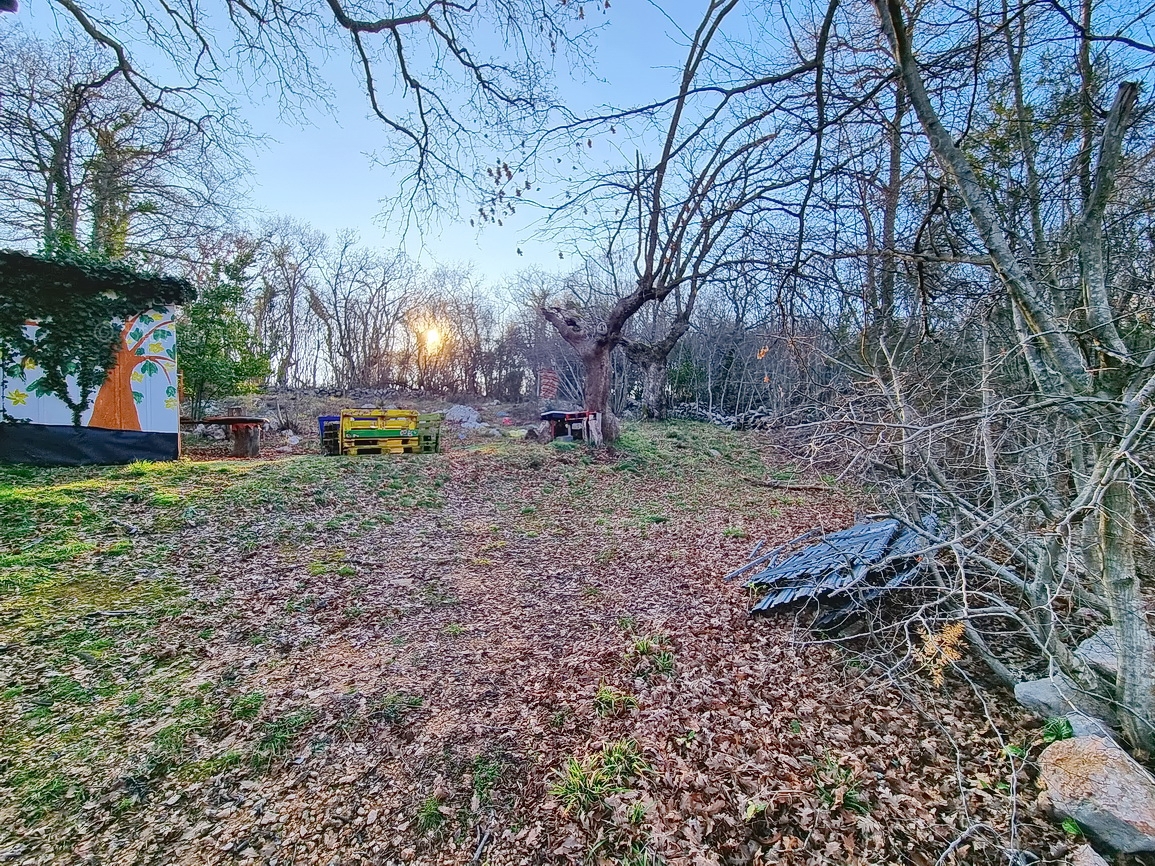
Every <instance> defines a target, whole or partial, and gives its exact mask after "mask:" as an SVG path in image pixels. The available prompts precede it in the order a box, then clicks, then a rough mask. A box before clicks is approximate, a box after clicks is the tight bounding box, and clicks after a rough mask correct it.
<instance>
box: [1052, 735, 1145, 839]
mask: <svg viewBox="0 0 1155 866" xmlns="http://www.w3.org/2000/svg"><path fill="white" fill-rule="evenodd" d="M1039 781H1040V783H1042V785H1043V786H1044V787H1045V788H1046V790H1045V792H1044V793H1043V795H1042V797H1041V798H1040V801H1041V802H1042V804H1043V805H1044V806H1049V808H1050V809H1051V811H1053V812H1054V813H1055V815H1056V816H1058V817H1059V818H1061V819H1066V818H1070V819H1071V820H1073V821H1075V822H1077V823H1078V825H1079V827H1080V828H1082V830H1083V831H1084V832H1085V833H1086V834H1087V835H1088V836H1091V837H1093V838H1094V839H1097V840H1098V841H1099V842H1101V843H1102V844H1103V845H1104V846H1106V847H1108V848H1110V849H1112V850H1114V851H1122V852H1125V853H1128V854H1130V853H1134V852H1136V851H1155V778H1152V776H1151V775H1150V774H1149V773H1148V772H1147V771H1146V770H1144V769H1143V768H1142V767H1141V766H1139V764H1138V763H1137V762H1136V761H1135V760H1134V759H1133V758H1131V756H1130V755H1128V754H1127V753H1126V752H1124V751H1123V750H1122V749H1120V748H1119V747H1118V746H1116V745H1115V744H1114V743H1113V742H1111V741H1110V740H1107V739H1104V738H1102V737H1075V738H1074V739H1070V740H1059V741H1058V742H1057V743H1052V744H1051V745H1049V746H1047V748H1046V749H1044V750H1043V753H1042V755H1040V756H1039Z"/></svg>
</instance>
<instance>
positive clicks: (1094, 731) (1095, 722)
mask: <svg viewBox="0 0 1155 866" xmlns="http://www.w3.org/2000/svg"><path fill="white" fill-rule="evenodd" d="M1067 721H1068V722H1070V723H1071V733H1072V734H1074V736H1076V737H1106V738H1107V739H1108V740H1114V739H1115V735H1114V733H1113V732H1112V731H1111V728H1110V727H1109V726H1108V725H1107V723H1106V722H1103V721H1101V720H1099V719H1096V718H1093V717H1092V716H1088V715H1086V714H1084V713H1067Z"/></svg>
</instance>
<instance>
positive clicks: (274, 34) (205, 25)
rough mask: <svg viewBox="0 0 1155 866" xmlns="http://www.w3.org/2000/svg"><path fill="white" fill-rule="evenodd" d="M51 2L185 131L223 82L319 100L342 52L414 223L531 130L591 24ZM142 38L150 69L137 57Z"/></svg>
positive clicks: (445, 2)
mask: <svg viewBox="0 0 1155 866" xmlns="http://www.w3.org/2000/svg"><path fill="white" fill-rule="evenodd" d="M53 3H54V5H55V6H56V7H57V8H58V9H59V10H60V12H61V14H62V15H64V16H67V17H69V18H71V19H73V20H74V21H75V22H76V23H77V25H79V28H80V29H81V30H82V32H83V33H85V34H86V35H87V36H88V37H89V38H90V39H91V40H92V41H93V43H94V44H95V45H97V46H98V47H99V49H100V50H101V52H102V54H103V55H104V56H105V57H107V59H108V66H109V67H110V68H111V69H113V70H115V73H116V74H117V75H118V76H120V78H121V79H122V80H123V81H124V82H126V83H127V85H128V86H129V87H130V88H131V89H132V90H133V91H134V92H135V94H136V96H137V98H138V99H139V101H140V103H141V104H143V105H145V106H147V107H149V108H152V109H156V110H159V111H165V112H168V113H170V114H172V115H173V116H176V117H180V118H183V119H186V120H189V121H192V122H196V123H200V122H203V121H204V120H205V119H207V118H211V117H213V116H216V115H218V114H219V106H220V105H221V104H222V103H227V102H228V101H229V100H228V89H229V86H230V85H229V82H230V81H233V80H244V81H253V80H256V81H266V82H270V83H271V84H272V87H273V89H274V90H275V91H276V92H277V93H278V94H279V95H280V97H281V104H282V107H283V108H284V109H285V110H286V111H287V112H288V111H295V110H296V109H298V108H299V107H300V105H301V104H302V103H314V104H324V98H325V96H326V95H327V91H328V87H327V85H326V82H325V70H324V67H323V59H324V58H325V56H326V55H328V54H329V53H331V52H333V51H334V50H337V49H339V50H342V51H343V52H345V53H346V54H347V57H348V59H349V60H350V61H352V63H353V64H354V65H355V67H356V68H357V69H359V71H360V74H361V77H362V81H363V84H364V88H365V93H366V96H367V98H368V100H369V104H370V106H371V107H372V111H373V113H374V114H375V116H376V117H377V118H378V119H379V120H380V121H381V122H382V124H383V126H384V127H385V129H386V130H387V131H388V133H389V135H388V136H386V141H387V144H388V145H389V146H390V147H391V149H392V154H391V158H390V164H391V165H392V166H393V167H394V168H395V169H397V168H400V167H401V166H405V167H406V174H405V176H404V178H403V180H402V186H403V189H404V191H405V194H404V196H403V197H402V200H403V202H404V203H405V204H407V205H408V206H409V207H410V208H412V209H415V210H416V211H419V212H422V213H428V210H427V209H428V208H431V207H432V205H433V204H434V203H435V202H438V203H440V206H441V207H442V208H444V207H446V206H447V205H448V204H449V203H450V202H451V201H452V200H453V198H452V197H453V196H455V195H456V194H457V193H460V192H464V191H466V190H467V189H470V188H472V185H473V181H474V176H475V174H476V170H477V169H478V167H480V166H482V165H483V164H486V163H488V162H491V160H492V157H493V155H494V154H497V155H499V156H501V155H504V154H505V153H506V152H507V151H508V150H511V149H513V148H517V147H520V146H521V144H522V143H523V142H524V140H525V138H526V136H527V135H529V134H530V133H532V132H533V131H534V130H536V129H538V128H539V127H540V126H541V124H542V122H543V121H544V119H545V118H546V117H547V115H548V113H549V111H550V109H551V108H552V107H553V106H554V100H553V95H552V93H551V90H550V87H549V71H550V68H551V66H552V65H553V64H554V62H555V61H556V58H557V57H558V55H559V54H566V53H568V49H569V48H570V47H573V48H575V49H576V50H575V51H574V52H573V54H572V55H571V56H572V57H574V58H575V59H579V58H582V57H583V56H584V54H585V45H584V41H585V34H586V32H587V30H588V29H589V26H590V24H591V23H592V22H590V21H584V20H583V19H584V18H585V16H584V12H582V11H581V10H579V9H578V8H577V7H576V6H572V5H566V4H564V3H562V4H542V3H538V2H533V0H480V2H475V3H467V4H462V3H457V2H454V0H432V2H426V0H421V2H408V3H406V2H385V3H379V4H374V3H371V2H352V3H347V2H343V0H327V2H325V3H321V4H317V5H314V6H302V5H299V4H298V5H294V4H285V3H280V2H258V3H248V2H237V0H223V2H220V3H219V4H218V3H207V2H202V0H187V2H184V3H179V4H170V3H167V2H163V0H145V2H129V0H114V2H113V3H111V4H103V5H98V4H94V3H89V2H88V0H53ZM218 25H219V26H218ZM141 33H147V34H148V37H149V41H150V43H151V45H150V48H151V50H152V51H153V52H159V54H160V57H159V59H158V60H156V62H151V63H150V62H149V61H146V60H145V59H144V58H145V57H146V56H147V54H146V52H143V51H138V50H137V49H138V46H137V45H136V44H135V43H136V40H137V39H138V38H139V36H138V34H141Z"/></svg>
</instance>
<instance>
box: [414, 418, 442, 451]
mask: <svg viewBox="0 0 1155 866" xmlns="http://www.w3.org/2000/svg"><path fill="white" fill-rule="evenodd" d="M444 420H445V416H444V415H443V414H442V413H440V412H431V413H428V414H424V415H418V416H417V438H418V440H419V441H420V443H421V453H422V454H436V453H437V452H438V451H440V450H441V422H442V421H444Z"/></svg>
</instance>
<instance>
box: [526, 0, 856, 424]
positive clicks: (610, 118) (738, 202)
mask: <svg viewBox="0 0 1155 866" xmlns="http://www.w3.org/2000/svg"><path fill="white" fill-rule="evenodd" d="M736 6H737V0H713V2H711V3H710V4H709V6H708V7H707V10H706V12H705V14H704V16H703V18H702V20H701V22H700V23H699V25H698V27H697V30H696V31H695V32H694V34H693V36H692V37H691V39H690V47H689V51H688V54H687V57H686V61H685V63H684V65H683V67H682V72H681V78H680V81H679V86H678V91H677V94H676V95H675V96H673V97H671V98H669V99H667V100H665V101H663V102H661V103H657V104H654V105H650V106H646V107H644V108H641V109H634V110H632V111H622V112H616V113H612V114H609V115H607V116H604V117H599V118H596V119H593V120H588V121H583V122H581V123H578V124H575V125H573V126H572V127H569V128H568V129H570V130H579V131H583V130H586V129H591V128H594V127H596V126H599V125H608V124H609V123H611V122H612V123H620V122H623V121H624V120H625V119H627V118H630V117H637V116H647V117H649V116H652V115H654V114H656V113H658V114H660V113H663V112H668V116H667V120H666V123H665V126H664V130H663V133H662V146H661V151H660V155H659V156H658V158H657V159H656V160H655V162H654V165H653V166H652V167H646V166H644V165H643V163H642V161H641V159H640V157H639V160H638V164H637V166H635V167H634V168H633V169H632V170H628V171H626V172H623V173H618V174H612V175H609V176H607V177H604V178H601V179H599V180H598V181H597V182H595V183H593V184H591V185H590V186H588V187H587V188H586V189H584V190H583V191H582V192H581V193H580V194H579V195H577V196H575V197H574V199H573V201H572V203H571V204H569V205H568V206H567V207H568V208H570V209H571V210H572V209H575V208H577V207H582V208H585V209H587V210H588V208H589V207H590V205H591V203H593V202H595V201H596V200H598V199H599V198H603V197H606V196H607V195H608V196H609V197H610V198H611V199H612V198H624V200H625V201H624V205H625V206H624V207H623V206H622V204H623V202H620V201H619V207H618V217H617V219H616V221H615V222H614V224H613V226H612V229H611V234H610V244H609V249H610V251H611V254H612V251H613V248H614V245H615V244H618V243H620V242H621V241H622V239H623V238H631V237H632V238H633V240H634V241H635V242H636V251H635V255H634V267H635V274H636V280H635V282H634V285H633V288H632V290H630V291H629V292H628V293H626V294H625V295H624V296H621V297H620V298H618V299H617V301H616V302H615V303H614V304H613V306H612V307H611V308H610V310H609V311H608V313H607V315H606V317H605V319H604V320H602V321H597V322H594V321H588V320H586V319H585V318H583V316H582V315H581V313H580V311H578V310H575V309H572V308H571V309H566V308H564V307H562V306H559V305H552V306H546V307H544V308H543V310H542V313H543V315H544V316H545V317H546V318H547V319H548V320H549V321H550V323H551V324H553V325H554V327H556V328H557V329H558V332H559V333H560V334H561V335H562V337H563V338H564V339H565V340H566V341H567V342H568V343H569V344H570V345H571V346H573V347H574V349H575V350H576V351H577V353H578V355H579V357H580V358H581V360H582V363H583V364H584V366H585V371H586V383H585V392H586V393H585V406H586V408H587V409H590V410H593V411H598V412H602V413H603V418H604V422H603V427H604V430H603V434H604V436H605V438H606V439H613V438H615V437H616V436H617V433H618V425H617V422H616V419H615V418H614V416H613V414H612V412H610V411H609V397H610V370H611V362H610V354H611V352H612V351H613V349H614V348H615V347H617V346H619V345H625V346H628V351H629V352H630V354H631V355H632V357H633V358H634V359H635V360H637V361H638V362H639V363H641V364H643V365H644V367H645V369H646V377H645V378H646V380H647V381H648V382H649V385H648V387H647V388H646V389H645V390H646V393H647V395H648V396H649V398H650V403H651V404H652V405H650V406H649V409H650V411H651V414H653V415H656V416H661V415H662V414H663V412H664V408H663V402H664V392H665V371H666V364H667V360H668V358H669V353H670V352H671V351H672V349H673V347H674V345H676V343H677V341H678V339H679V338H680V337H681V336H682V335H683V334H684V333H685V332H686V330H687V329H688V327H689V321H690V316H691V315H692V312H693V307H694V303H695V301H696V299H697V296H698V293H699V291H700V290H701V287H702V284H703V282H704V281H705V280H707V279H709V278H710V276H711V275H712V274H713V273H715V272H716V271H718V270H719V269H722V268H724V267H726V266H727V265H728V264H731V263H733V261H734V257H733V251H734V250H736V249H740V248H741V247H740V243H739V239H740V232H739V235H738V237H737V238H736V237H735V234H734V232H733V231H732V229H733V228H734V227H736V226H737V227H741V224H742V221H741V219H740V215H742V214H746V213H750V212H754V213H756V212H758V211H759V210H760V209H762V208H773V207H774V206H775V196H776V193H778V192H779V191H784V190H788V189H792V188H795V187H796V186H797V185H798V183H799V181H800V180H801V179H803V178H805V177H806V175H807V174H809V173H810V172H811V171H812V169H813V166H812V163H811V161H810V160H807V159H802V160H798V159H797V156H798V154H799V153H800V152H802V151H805V150H807V149H812V150H813V151H814V152H815V153H817V152H819V150H820V146H819V145H818V144H817V142H816V140H815V135H816V134H817V133H818V132H819V131H820V130H821V129H822V128H823V127H824V126H825V124H826V122H827V119H826V118H825V116H824V112H823V108H822V105H821V101H819V103H818V104H817V105H814V100H813V97H812V96H811V94H813V93H814V92H815V91H817V92H819V93H821V92H822V89H823V88H822V84H821V79H822V65H823V58H824V54H825V51H826V46H827V40H828V38H829V34H830V28H831V26H832V23H833V16H834V12H835V10H836V8H837V3H831V4H830V5H829V6H828V7H827V10H826V14H825V16H824V18H823V19H822V20H821V23H820V24H819V25H818V26H817V29H816V32H815V33H814V34H813V36H812V38H811V39H810V40H809V42H808V43H804V42H802V41H793V42H791V41H790V40H789V39H788V38H785V37H784V38H783V40H782V41H783V43H784V44H783V46H782V47H783V48H785V47H786V45H788V44H789V45H791V46H792V48H793V49H794V50H795V51H796V52H797V54H798V56H797V58H796V59H795V60H794V61H793V62H792V63H791V64H788V65H783V64H781V63H774V64H769V65H768V66H762V67H757V66H754V65H750V66H744V65H742V64H738V63H736V62H734V60H733V59H732V58H728V57H723V56H721V55H720V54H719V51H718V46H717V44H716V43H720V42H723V41H724V37H723V35H722V33H723V24H724V23H725V22H726V19H727V17H728V16H730V15H731V13H733V12H734V10H735V8H736ZM804 45H805V47H803V46H804ZM798 115H803V116H807V117H808V118H809V123H808V125H807V126H806V127H804V128H803V129H802V130H801V132H800V134H799V135H792V136H790V139H791V145H788V146H781V145H780V146H779V147H778V148H774V147H772V145H773V144H774V142H775V141H776V140H777V139H778V138H779V136H781V135H782V134H783V119H784V118H785V117H791V118H793V117H796V116H798ZM595 207H596V206H595ZM596 209H597V210H598V211H599V212H601V211H602V208H596ZM671 297H672V298H673V299H674V302H675V306H676V311H675V314H674V315H673V316H672V318H671V319H670V325H669V330H668V331H666V332H665V333H664V334H656V333H655V334H652V335H651V336H650V339H648V340H647V339H644V338H637V339H632V340H631V339H630V338H629V337H628V336H627V335H626V328H627V325H628V324H630V323H631V321H633V320H634V317H635V315H636V314H637V313H638V312H639V311H640V310H642V309H643V308H644V307H646V305H648V304H657V305H660V304H662V303H663V302H665V301H666V300H667V299H668V298H671ZM652 321H654V320H652Z"/></svg>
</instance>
